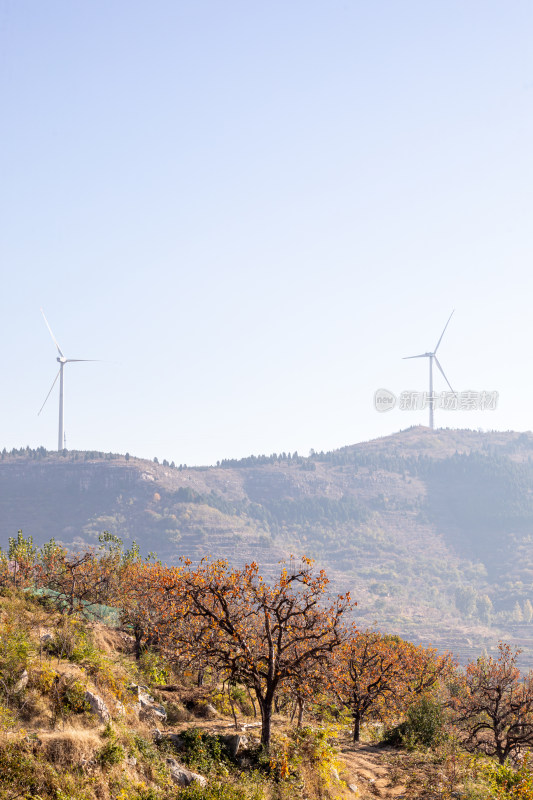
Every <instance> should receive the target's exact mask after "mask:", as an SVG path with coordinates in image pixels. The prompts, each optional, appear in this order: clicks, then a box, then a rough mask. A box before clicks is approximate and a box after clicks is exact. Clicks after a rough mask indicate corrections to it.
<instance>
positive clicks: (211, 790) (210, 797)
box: [179, 783, 263, 800]
mask: <svg viewBox="0 0 533 800" xmlns="http://www.w3.org/2000/svg"><path fill="white" fill-rule="evenodd" d="M179 796H180V800H182V798H183V800H261V798H262V797H263V792H262V791H261V789H260V788H259V787H254V788H252V789H247V788H245V787H242V786H232V785H231V784H228V783H223V784H222V783H210V784H209V785H208V786H200V785H199V784H198V783H192V784H191V785H190V786H188V787H187V788H186V789H182V790H181V792H180V795H179Z"/></svg>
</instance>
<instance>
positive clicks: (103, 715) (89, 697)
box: [85, 691, 111, 725]
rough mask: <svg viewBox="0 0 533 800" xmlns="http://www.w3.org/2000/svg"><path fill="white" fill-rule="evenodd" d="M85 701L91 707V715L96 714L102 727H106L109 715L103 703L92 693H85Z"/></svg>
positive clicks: (109, 718)
mask: <svg viewBox="0 0 533 800" xmlns="http://www.w3.org/2000/svg"><path fill="white" fill-rule="evenodd" d="M85 700H86V701H87V702H88V703H89V705H90V707H91V713H93V714H96V716H97V717H98V719H99V720H100V722H101V723H102V725H107V723H108V722H109V721H110V720H111V714H110V713H109V709H108V707H107V706H106V704H105V702H104V701H103V700H102V698H101V697H99V696H98V695H97V694H94V693H93V692H89V691H87V692H85Z"/></svg>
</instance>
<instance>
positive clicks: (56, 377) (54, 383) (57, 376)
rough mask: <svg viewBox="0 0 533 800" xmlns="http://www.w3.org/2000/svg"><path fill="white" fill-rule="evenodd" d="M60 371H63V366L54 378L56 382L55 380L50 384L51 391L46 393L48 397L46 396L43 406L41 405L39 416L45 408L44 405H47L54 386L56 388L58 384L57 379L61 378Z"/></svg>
mask: <svg viewBox="0 0 533 800" xmlns="http://www.w3.org/2000/svg"><path fill="white" fill-rule="evenodd" d="M60 372H61V368H59V371H58V373H57V375H56V376H55V378H54V382H53V384H52V385H51V386H50V391H49V392H48V394H47V395H46V397H45V399H44V403H43V404H42V406H41V407H40V409H39V411H38V412H37V416H39V414H40V413H41V411H42V410H43V408H44V407H45V405H46V401H47V400H48V398H49V397H50V395H51V394H52V389H53V388H54V386H55V385H56V381H57V379H58V378H59V373H60Z"/></svg>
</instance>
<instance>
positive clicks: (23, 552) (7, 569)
mask: <svg viewBox="0 0 533 800" xmlns="http://www.w3.org/2000/svg"><path fill="white" fill-rule="evenodd" d="M36 557H37V548H36V547H35V546H34V544H33V538H32V537H31V536H28V537H27V538H25V537H24V536H23V534H22V531H18V533H17V537H16V538H15V537H14V536H10V537H9V547H8V552H7V559H5V557H4V559H3V564H2V570H1V572H2V574H3V577H4V579H5V580H7V581H9V582H10V583H12V584H13V586H15V588H17V587H18V588H21V589H23V588H26V587H27V586H29V585H30V584H32V583H33V580H34V577H35V563H36Z"/></svg>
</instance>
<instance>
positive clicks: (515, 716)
mask: <svg viewBox="0 0 533 800" xmlns="http://www.w3.org/2000/svg"><path fill="white" fill-rule="evenodd" d="M498 649H499V656H498V658H497V659H493V658H489V657H487V656H483V657H481V658H478V659H477V661H473V662H471V663H470V664H468V666H467V668H466V673H465V675H464V676H463V680H462V685H461V686H460V689H459V691H457V693H456V696H454V697H453V698H452V701H451V702H452V707H453V709H454V711H455V722H456V723H457V724H459V725H460V726H461V727H462V729H463V731H464V742H463V744H464V746H465V748H466V749H467V750H470V751H475V750H479V751H481V752H483V753H486V754H487V755H491V756H496V758H497V759H498V761H499V762H500V764H503V763H504V762H505V760H506V759H507V758H508V757H509V756H510V755H512V754H513V753H517V752H519V751H520V750H522V749H524V748H526V747H532V746H533V672H529V673H528V674H527V675H526V676H525V677H521V675H520V670H519V669H518V667H517V665H516V661H517V658H518V656H519V654H520V652H521V651H520V650H515V651H514V652H513V651H512V650H511V648H510V647H509V645H508V644H504V643H502V642H500V644H499V648H498Z"/></svg>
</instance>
